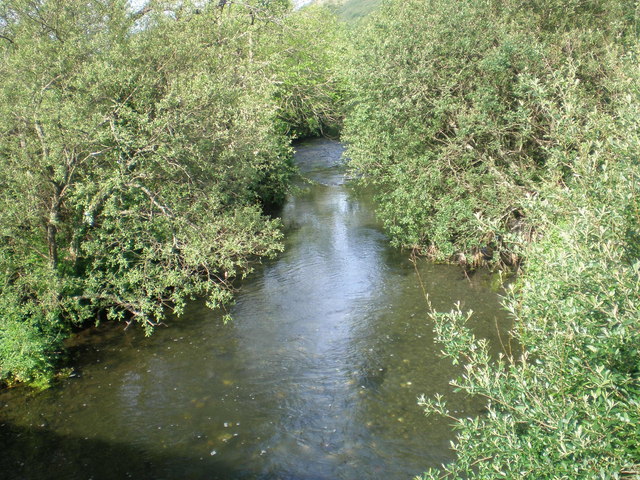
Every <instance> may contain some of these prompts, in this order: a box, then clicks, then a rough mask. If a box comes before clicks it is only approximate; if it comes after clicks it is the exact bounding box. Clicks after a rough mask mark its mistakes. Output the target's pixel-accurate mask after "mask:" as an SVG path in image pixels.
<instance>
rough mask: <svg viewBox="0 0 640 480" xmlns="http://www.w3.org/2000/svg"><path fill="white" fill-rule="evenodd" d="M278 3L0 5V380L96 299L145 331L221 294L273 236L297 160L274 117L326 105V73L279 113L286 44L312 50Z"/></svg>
mask: <svg viewBox="0 0 640 480" xmlns="http://www.w3.org/2000/svg"><path fill="white" fill-rule="evenodd" d="M225 7H226V8H225ZM287 12H288V3H287V2H264V1H256V2H245V3H238V4H234V5H219V4H218V2H212V3H207V4H205V5H200V6H197V7H196V5H194V4H191V3H189V2H150V3H149V4H148V5H147V6H145V7H144V8H143V9H142V10H140V11H139V12H135V13H132V12H130V11H128V10H127V2H126V1H125V0H118V1H108V2H106V1H101V0H91V1H79V0H70V1H68V2H64V4H60V3H59V2H54V1H49V0H38V1H35V2H34V1H31V0H10V1H7V2H4V3H3V5H2V7H1V9H0V34H1V35H2V37H1V38H0V48H1V49H2V50H1V55H0V75H1V76H2V78H3V81H2V83H1V84H0V132H1V136H0V185H2V190H1V193H0V204H1V205H0V229H1V231H2V237H3V242H2V245H1V246H0V292H1V293H0V319H1V320H0V331H1V332H2V337H1V338H0V379H3V378H4V379H7V380H9V381H12V380H21V381H31V382H38V383H43V382H44V381H45V380H46V378H48V376H49V375H50V374H51V372H53V371H54V368H53V367H54V362H55V359H56V357H57V355H58V354H59V352H60V347H61V341H62V340H63V339H64V338H65V337H66V336H67V335H68V332H69V328H70V326H71V325H80V324H83V323H84V322H86V321H87V320H90V319H93V318H96V315H98V314H99V313H100V312H106V318H108V319H123V320H126V321H127V322H138V323H140V324H141V325H143V326H144V328H145V329H146V331H147V333H150V332H151V331H152V329H153V327H154V326H155V325H157V324H158V323H159V322H162V321H163V319H164V318H165V315H166V312H167V311H169V310H172V311H173V312H175V313H180V312H181V311H182V308H183V307H184V304H185V302H186V301H187V300H188V299H189V298H193V297H195V296H205V297H207V298H208V301H209V305H210V306H211V307H216V306H219V305H222V304H224V303H225V302H228V301H229V300H230V299H231V297H232V291H233V289H232V286H231V280H232V279H233V278H234V277H236V276H238V275H244V274H246V273H247V272H248V271H250V269H251V264H252V262H253V261H254V260H255V259H256V258H258V257H260V256H269V255H273V254H275V253H276V252H278V251H279V250H280V249H281V248H282V243H281V233H280V230H279V222H278V221H277V220H273V219H269V218H268V217H266V216H264V215H263V213H262V208H263V206H264V205H269V204H275V203H278V202H281V201H282V199H283V198H284V195H285V193H286V190H287V185H288V178H289V176H290V174H291V171H292V167H291V163H290V156H291V153H290V148H289V141H290V140H289V137H288V136H287V135H286V133H287V132H289V131H290V130H293V128H283V127H282V122H283V121H287V122H289V121H290V122H292V123H295V122H298V123H296V124H302V123H305V122H307V123H309V122H310V123H311V124H313V122H315V121H317V122H321V120H314V119H312V117H313V116H314V115H315V112H316V111H319V110H322V112H323V113H322V114H318V118H321V117H322V118H323V119H324V118H328V117H330V116H331V114H330V113H328V110H327V108H328V107H326V105H323V106H322V107H318V109H319V110H316V108H315V107H314V106H313V105H312V103H313V102H316V101H317V102H318V103H321V100H320V98H321V97H322V96H323V95H325V94H324V93H320V89H319V88H317V89H315V91H316V92H318V93H317V94H316V95H317V96H316V99H314V100H313V102H309V107H308V108H309V111H305V112H304V113H287V114H283V113H282V112H283V111H288V108H289V107H288V106H286V105H285V104H284V102H283V103H279V102H282V99H283V98H285V96H286V97H287V98H292V95H296V94H295V93H291V91H292V90H293V89H295V88H297V87H296V86H295V85H294V84H293V83H292V82H293V80H291V78H284V77H283V76H284V75H285V73H286V74H288V72H287V69H286V68H285V66H284V64H287V65H290V64H292V60H291V59H290V56H289V55H288V52H291V51H292V50H295V51H296V52H301V53H300V55H302V56H304V55H306V54H305V53H304V52H302V50H303V49H304V46H303V45H301V44H300V41H301V40H300V35H301V33H300V32H299V31H298V30H296V29H298V28H299V27H298V26H297V25H296V24H295V21H296V20H295V19H293V18H292V19H289V18H288V17H287V15H288V13H287ZM309 21H315V22H316V23H317V20H309ZM288 23H291V25H289V26H287V25H288ZM289 31H292V32H293V33H289ZM282 39H285V40H286V42H291V43H285V44H278V46H276V43H275V42H277V41H279V40H282ZM316 54H317V51H314V53H313V54H312V55H316ZM307 73H308V72H305V75H306V74H307ZM278 75H280V76H281V77H282V78H281V79H279V78H280V77H278ZM308 75H309V77H308V78H313V79H314V80H313V81H312V83H313V82H317V80H315V78H316V72H311V73H308ZM300 76H301V77H302V76H304V75H300ZM281 85H286V86H285V87H282V86H281ZM309 88H310V89H311V88H312V87H309ZM314 88H315V87H314ZM283 92H285V93H284V94H283ZM286 92H289V93H286ZM327 95H328V94H327ZM322 101H324V100H322ZM302 117H304V120H302ZM299 119H300V120H299ZM318 125H319V123H318Z"/></svg>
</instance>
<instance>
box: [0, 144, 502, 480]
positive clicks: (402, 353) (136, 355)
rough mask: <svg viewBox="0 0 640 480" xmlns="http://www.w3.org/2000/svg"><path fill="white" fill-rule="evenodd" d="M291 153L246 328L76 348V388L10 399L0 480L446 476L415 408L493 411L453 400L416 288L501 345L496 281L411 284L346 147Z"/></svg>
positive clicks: (443, 453) (118, 328)
mask: <svg viewBox="0 0 640 480" xmlns="http://www.w3.org/2000/svg"><path fill="white" fill-rule="evenodd" d="M296 150H297V151H296V162H297V164H298V166H299V169H300V172H301V175H302V177H303V178H301V179H300V180H299V182H298V184H299V189H298V192H297V193H296V194H295V195H292V196H291V198H289V200H288V201H287V203H286V205H285V206H284V208H283V211H282V214H281V216H282V221H283V223H284V225H285V231H286V234H287V236H286V250H285V252H284V253H283V254H282V255H280V256H279V257H278V258H277V259H276V260H273V261H269V262H265V264H263V265H261V266H259V267H258V268H257V269H256V271H255V272H254V273H252V274H251V275H250V276H249V277H248V278H247V279H246V280H244V281H243V282H241V283H240V284H239V293H238V295H237V303H236V304H235V305H234V306H233V307H232V308H231V313H232V315H233V318H234V320H233V321H232V322H229V323H226V324H225V323H223V321H222V315H221V313H220V312H213V311H210V310H208V309H206V308H205V307H204V305H203V304H202V303H200V302H194V303H193V304H192V305H190V306H189V308H188V310H187V312H186V314H185V315H184V316H183V317H182V318H180V319H175V320H172V321H170V322H168V325H167V326H166V327H163V328H159V329H157V331H156V333H155V334H154V335H153V336H151V337H150V338H145V337H144V336H143V335H142V334H141V332H140V331H139V330H137V329H135V328H131V329H128V330H123V328H122V325H103V326H100V327H98V328H94V329H89V330H86V331H84V332H82V333H81V334H79V335H78V336H77V338H75V339H74V341H73V342H72V345H71V347H70V348H71V352H72V355H73V357H74V358H75V360H74V361H73V362H72V364H73V368H74V373H73V374H72V376H71V377H69V378H68V379H65V380H64V381H62V382H60V384H58V385H56V386H55V387H53V388H51V389H49V390H47V391H45V392H42V393H37V394H29V395H25V392H24V391H21V390H19V389H13V390H8V391H5V392H2V393H0V449H1V451H2V455H1V457H0V478H2V479H65V480H73V479H122V478H136V479H154V480H158V479H210V480H214V479H221V480H222V479H260V480H268V479H269V480H271V479H273V480H276V479H282V480H336V479H343V480H352V479H353V480H356V479H358V480H366V479H387V480H395V479H410V478H412V477H413V476H414V475H417V474H420V473H421V472H423V471H424V470H426V469H427V468H428V467H433V466H438V465H440V464H441V463H446V462H448V461H451V460H452V452H451V450H450V449H449V442H450V441H451V440H452V439H453V438H454V437H453V434H452V431H451V428H450V425H449V423H450V422H449V421H448V420H443V419H439V418H431V417H430V418H426V417H425V416H424V415H423V413H422V411H421V409H420V407H418V405H417V402H416V399H417V397H418V396H419V395H420V394H426V395H432V394H434V393H436V392H440V393H443V394H446V396H447V398H448V401H449V404H450V408H451V410H452V411H454V412H455V414H456V415H465V416H468V415H476V414H478V413H479V412H480V411H481V409H482V404H481V403H480V402H479V401H478V400H473V399H469V398H466V397H464V396H462V395H460V394H457V395H456V394H453V393H452V392H451V388H450V387H449V386H448V382H449V380H450V379H451V378H454V377H455V376H457V375H458V374H459V373H460V372H459V370H457V369H456V368H454V367H453V366H452V365H451V364H450V362H449V361H447V360H445V359H442V358H441V357H440V356H439V350H440V348H439V347H438V346H437V345H435V344H434V342H433V333H432V328H433V326H432V324H431V323H430V321H429V320H428V318H427V316H426V313H425V311H426V307H425V301H424V298H423V295H422V290H421V287H420V284H419V281H418V276H417V275H418V274H419V275H420V277H421V278H422V280H423V282H424V286H425V288H426V290H427V291H428V292H429V295H430V298H431V301H432V302H433V304H434V305H435V306H436V307H437V308H442V309H446V310H448V309H450V308H451V307H452V306H453V304H454V302H456V301H458V300H459V301H461V302H462V304H463V306H464V307H465V308H471V309H473V310H474V311H475V312H476V315H475V317H474V318H475V320H474V323H473V324H472V326H473V328H474V331H475V332H476V333H477V334H478V335H480V336H483V337H487V338H489V339H490V340H492V342H493V343H494V344H495V345H498V344H499V341H498V337H497V332H496V326H497V325H498V324H500V325H504V324H505V323H506V322H507V320H506V315H505V314H504V313H503V312H502V311H501V310H500V307H499V298H498V295H497V293H496V292H495V291H493V290H492V289H491V277H490V275H489V274H488V273H486V272H479V273H476V274H475V275H473V276H471V277H470V278H468V277H467V276H466V275H464V273H463V272H462V271H461V270H460V269H459V268H457V267H454V266H446V265H434V264H431V263H429V262H426V261H419V262H418V263H417V265H416V266H415V267H414V265H413V264H412V263H411V262H410V261H409V259H408V258H407V255H406V252H405V253H403V252H400V251H398V250H396V249H394V248H391V247H390V246H389V245H388V240H387V238H386V237H385V235H384V233H383V232H382V230H381V228H380V226H379V225H378V223H377V222H376V219H375V217H374V215H373V212H372V205H371V200H370V195H369V194H368V193H367V192H366V191H359V190H357V189H355V188H354V187H353V186H352V185H350V184H349V182H348V180H347V178H346V176H345V172H346V169H345V166H344V163H343V160H342V146H341V145H340V144H339V143H337V142H333V141H330V140H326V139H316V140H312V141H308V142H305V143H301V144H299V145H298V146H297V147H296ZM304 179H307V180H310V181H311V182H308V181H305V180H304Z"/></svg>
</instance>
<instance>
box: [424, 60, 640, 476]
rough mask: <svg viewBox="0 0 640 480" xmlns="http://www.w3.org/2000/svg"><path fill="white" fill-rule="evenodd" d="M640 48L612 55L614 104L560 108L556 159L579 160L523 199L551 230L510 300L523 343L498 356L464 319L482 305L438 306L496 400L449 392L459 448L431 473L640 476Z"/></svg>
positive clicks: (474, 390)
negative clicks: (467, 401)
mask: <svg viewBox="0 0 640 480" xmlns="http://www.w3.org/2000/svg"><path fill="white" fill-rule="evenodd" d="M636 53H637V52H635V51H632V52H631V53H629V54H628V55H627V56H625V57H622V58H620V59H618V60H617V61H615V62H614V61H613V60H612V61H610V62H609V64H608V65H607V68H609V69H611V75H610V78H611V79H612V80H611V81H610V82H609V83H608V84H607V87H608V92H609V93H610V99H611V104H610V112H605V111H598V110H588V111H586V112H584V111H583V113H581V114H580V115H576V114H575V112H577V111H581V110H580V102H579V101H578V100H579V99H578V98H576V97H573V96H572V93H571V88H569V87H568V86H567V85H566V82H569V83H571V80H570V79H567V78H563V79H557V80H556V81H557V82H558V83H559V84H560V85H564V86H565V92H566V99H567V102H566V104H565V105H564V114H563V115H559V116H557V117H556V118H555V120H556V126H557V129H556V130H555V135H556V136H557V138H559V139H563V140H562V141H558V142H557V143H556V147H554V148H553V149H550V150H549V153H548V157H547V161H548V162H552V163H554V164H571V169H572V171H573V172H574V174H573V176H572V178H570V179H567V180H566V183H565V184H563V185H553V184H546V185H543V186H542V187H541V188H540V190H539V192H537V194H536V195H535V196H531V197H530V198H529V199H527V200H526V201H525V202H523V206H524V212H525V214H526V215H527V216H528V217H530V218H532V219H534V221H535V224H536V225H537V228H538V238H537V240H536V241H534V242H532V243H528V244H526V246H524V247H523V250H522V254H523V255H524V257H525V258H526V269H525V272H524V274H523V275H522V276H521V277H520V278H519V279H518V281H517V282H516V284H515V286H514V288H513V289H512V290H511V292H510V293H509V295H508V296H507V298H506V299H505V307H506V308H508V309H509V310H510V312H511V313H512V315H513V318H514V328H513V331H512V336H513V344H515V345H519V346H520V347H519V348H520V349H521V351H522V354H521V355H519V356H517V355H514V354H513V353H512V352H511V351H508V352H505V353H504V354H502V355H501V356H500V358H499V359H495V358H494V357H493V356H492V355H491V354H490V352H489V346H488V344H487V342H486V341H484V340H482V339H477V338H475V337H474V335H473V334H472V332H471V331H470V330H469V329H468V328H467V327H465V320H466V319H467V318H468V317H469V315H470V313H466V314H465V313H463V312H461V311H460V310H459V309H458V310H454V311H453V312H451V313H449V314H437V313H433V314H432V317H433V319H434V321H435V324H436V333H437V337H438V341H439V342H440V343H442V344H443V346H444V349H443V350H444V354H445V355H446V356H448V357H450V358H452V359H453V360H454V361H456V362H460V363H463V364H464V365H465V370H464V375H463V376H462V377H461V378H459V379H457V380H455V381H454V382H453V383H454V384H455V385H456V387H457V388H458V389H459V390H461V391H464V392H468V393H470V394H473V395H480V396H482V397H484V398H486V400H487V413H486V414H485V415H483V416H480V417H475V418H454V417H453V416H450V413H449V412H448V410H447V407H446V402H445V401H444V399H443V398H441V397H436V398H432V399H426V398H423V399H422V400H421V403H422V405H423V406H425V408H426V411H427V412H428V413H436V414H440V415H446V416H449V418H451V419H452V420H453V421H454V425H455V428H456V430H457V432H458V434H457V442H456V445H455V450H456V453H457V455H458V457H457V460H456V461H455V462H454V463H452V464H450V465H447V466H445V467H443V470H441V471H438V470H432V471H430V472H428V473H427V474H425V476H424V477H423V478H425V479H427V478H429V479H438V478H456V479H459V478H483V479H488V478H535V479H539V478H554V479H555V478H567V479H569V478H585V479H602V478H607V479H608V478H637V477H638V476H639V475H640V449H638V425H640V347H639V346H640V328H639V325H638V319H639V318H640V283H639V282H638V279H639V278H640V256H639V255H638V252H639V250H638V247H639V245H640V237H639V236H638V234H637V233H638V231H640V215H639V213H640V197H639V196H638V185H639V182H640V166H639V164H638V161H637V152H638V149H639V148H640V128H639V125H638V118H640V89H639V88H638V85H640V83H639V80H640V72H639V71H638V69H637V57H636Z"/></svg>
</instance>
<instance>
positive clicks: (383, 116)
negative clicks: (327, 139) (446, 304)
mask: <svg viewBox="0 0 640 480" xmlns="http://www.w3.org/2000/svg"><path fill="white" fill-rule="evenodd" d="M637 14H638V12H637V5H636V2H630V1H623V0H602V1H596V2H586V1H575V2H574V1H571V2H566V1H562V2H561V1H555V0H552V1H545V2H535V1H534V2H515V1H513V2H512V1H507V2H504V1H492V0H488V1H485V0H472V1H467V2H447V1H441V0H431V1H426V2H425V1H419V0H408V1H389V2H387V3H385V4H384V5H383V7H382V8H381V9H380V10H379V11H378V12H377V13H376V14H374V15H373V16H372V17H370V18H369V19H368V20H367V21H366V22H365V26H364V29H363V30H362V32H361V33H358V34H357V35H356V38H355V42H356V45H355V47H354V52H353V53H352V60H351V66H350V69H351V72H350V76H351V78H352V88H353V89H354V91H355V98H354V100H353V102H352V105H351V109H350V111H349V114H348V116H347V118H346V120H345V134H344V139H345V140H346V142H347V143H348V152H347V153H348V155H349V157H350V158H351V159H352V165H353V168H354V170H355V171H356V173H358V174H360V175H361V176H362V180H363V181H364V182H366V183H368V184H371V185H373V186H374V187H375V188H376V190H377V191H378V201H379V209H378V213H379V215H380V217H381V219H382V220H383V222H384V224H385V226H386V228H387V230H388V231H389V233H390V234H391V236H392V238H393V241H394V242H395V243H396V244H397V245H400V246H405V247H410V248H413V249H415V250H418V251H419V252H422V253H426V254H430V255H432V256H434V257H435V258H439V259H443V260H445V259H452V258H455V259H457V260H458V261H461V262H463V263H464V262H470V263H479V261H480V260H481V252H482V251H483V250H482V247H483V246H487V247H491V248H492V249H494V250H496V251H498V252H499V254H500V255H496V256H494V261H499V260H502V261H507V262H510V261H512V260H513V258H514V256H517V257H519V258H521V259H524V271H523V272H522V274H521V275H520V276H519V278H518V279H517V281H516V283H515V285H514V288H513V290H512V291H511V293H510V294H509V295H508V297H507V298H506V299H505V306H506V308H508V309H509V310H510V312H511V313H512V315H513V319H514V328H513V331H512V337H513V338H512V340H511V342H509V345H513V346H514V348H515V351H512V350H511V349H507V351H505V352H503V353H502V355H500V356H499V358H495V356H494V355H492V353H491V351H492V348H491V346H490V345H489V344H488V343H487V341H485V340H482V339H478V338H476V337H475V336H474V335H473V332H472V331H471V330H470V329H468V328H467V327H466V326H465V322H466V320H467V319H468V318H469V316H470V315H471V313H464V312H462V311H460V310H459V309H456V310H454V311H452V312H451V313H449V314H439V313H436V312H432V318H433V320H434V322H435V330H436V333H437V337H438V341H439V342H440V343H441V344H442V345H443V353H444V355H445V356H447V357H449V358H451V359H452V360H453V361H454V362H456V363H460V364H463V365H464V374H463V375H462V376H461V378H459V379H457V380H455V381H454V382H453V383H454V385H455V386H456V387H457V388H458V389H459V390H461V391H463V392H466V393H469V394H472V395H480V396H482V397H484V398H485V399H486V401H487V413H486V414H484V415H482V416H478V417H473V418H457V417H456V416H454V415H453V414H452V413H451V412H449V411H448V410H447V406H446V401H445V399H444V398H443V397H439V396H436V397H434V398H430V399H427V398H423V399H422V400H421V403H422V405H423V406H424V407H425V409H426V411H427V412H428V413H435V414H439V415H444V416H446V417H448V418H450V419H451V420H452V421H453V422H454V425H455V428H456V430H457V441H456V443H455V445H454V449H455V451H456V453H457V459H456V460H455V461H454V462H453V463H451V464H449V465H446V466H443V468H442V469H441V470H432V471H430V472H428V473H427V474H425V476H424V478H429V479H436V478H455V479H462V478H482V479H489V478H500V479H503V478H509V479H511V478H532V479H540V478H554V479H556V478H566V479H574V478H593V479H596V478H598V479H604V478H607V479H608V478H638V477H639V476H640V450H639V449H638V433H639V431H638V425H640V351H639V347H638V345H640V329H639V327H638V318H640V312H639V309H640V301H639V299H640V284H639V283H638V278H639V277H640V258H639V256H638V255H639V253H640V247H639V242H640V237H639V236H638V231H640V217H639V215H638V214H639V210H640V201H639V199H638V193H637V188H638V184H639V180H640V178H639V175H640V167H639V166H638V156H637V152H638V151H639V149H640V136H639V129H638V119H639V118H640V90H639V88H638V85H639V84H640V72H639V71H638V67H637V65H638V63H637V62H638V60H637V59H638V56H637V55H638V51H637V48H638V45H637V41H638V38H637V36H636V35H637V28H638V17H637ZM485 251H486V249H485ZM516 352H518V353H516Z"/></svg>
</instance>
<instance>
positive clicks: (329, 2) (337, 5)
mask: <svg viewBox="0 0 640 480" xmlns="http://www.w3.org/2000/svg"><path fill="white" fill-rule="evenodd" d="M381 2H382V0H311V1H308V2H299V5H311V4H318V5H325V6H327V7H329V8H332V9H334V10H335V11H336V13H337V14H338V16H340V17H341V18H343V19H344V20H357V19H358V18H361V17H364V16H366V15H368V14H369V13H371V12H372V11H373V10H375V9H376V8H377V7H378V5H380V3H381Z"/></svg>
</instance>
